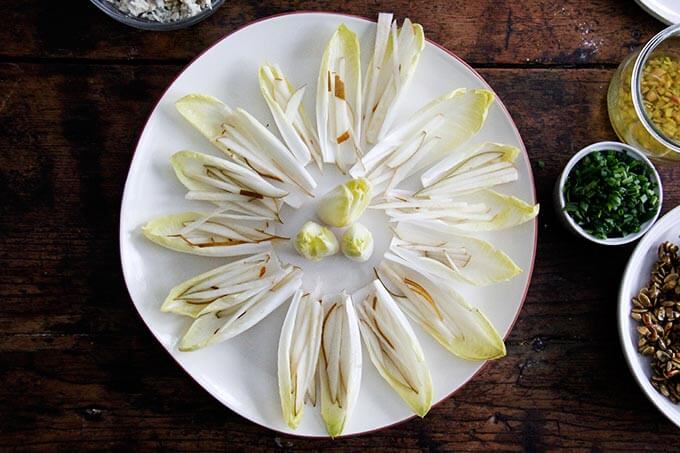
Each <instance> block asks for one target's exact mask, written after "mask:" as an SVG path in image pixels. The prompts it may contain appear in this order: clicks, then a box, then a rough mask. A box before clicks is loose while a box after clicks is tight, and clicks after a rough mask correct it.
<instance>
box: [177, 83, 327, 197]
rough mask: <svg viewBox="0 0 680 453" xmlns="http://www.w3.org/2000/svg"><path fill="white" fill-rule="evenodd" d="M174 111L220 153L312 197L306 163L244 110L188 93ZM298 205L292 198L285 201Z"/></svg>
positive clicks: (313, 183) (310, 180)
mask: <svg viewBox="0 0 680 453" xmlns="http://www.w3.org/2000/svg"><path fill="white" fill-rule="evenodd" d="M176 107H177V110H178V111H179V112H180V113H181V114H182V116H183V117H184V118H185V119H186V120H187V121H188V122H189V123H190V124H191V125H193V126H194V127H195V128H196V129H198V130H199V131H200V132H201V133H202V134H203V135H204V136H205V137H206V138H208V139H209V140H210V141H211V143H213V144H214V145H216V146H217V148H219V149H220V150H221V151H222V152H224V153H225V154H227V155H228V156H229V157H231V158H232V159H234V160H235V161H237V162H239V163H240V164H241V165H243V166H246V167H249V168H251V169H253V170H254V171H256V172H257V173H259V174H260V175H261V176H263V177H266V178H270V179H272V180H275V181H279V182H281V183H286V185H285V188H286V190H287V191H288V192H293V191H295V190H296V188H299V189H300V190H302V191H303V193H306V194H308V195H311V194H312V192H313V190H314V188H315V187H316V182H315V181H314V179H313V178H312V176H311V175H310V174H309V173H308V172H307V170H306V169H305V164H304V163H302V162H299V161H298V160H297V157H296V156H295V155H294V154H293V153H292V152H291V151H290V150H289V149H288V148H287V147H286V145H284V144H283V143H281V141H280V140H279V139H278V138H277V137H276V136H275V135H274V134H272V133H271V132H270V131H269V130H268V129H267V128H266V127H265V126H263V125H262V124H261V123H260V122H259V121H257V120H256V119H255V118H254V117H253V116H252V115H250V114H249V113H248V112H246V111H245V110H243V109H240V108H238V109H231V108H230V107H229V106H227V105H226V104H224V103H223V102H222V101H220V100H219V99H217V98H214V97H212V96H206V95H202V94H189V95H187V96H184V97H183V98H182V99H180V100H179V101H177V103H176ZM291 200H293V201H294V202H299V200H297V199H296V198H295V197H288V198H286V201H287V202H288V201H291Z"/></svg>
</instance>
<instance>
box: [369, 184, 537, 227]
mask: <svg viewBox="0 0 680 453" xmlns="http://www.w3.org/2000/svg"><path fill="white" fill-rule="evenodd" d="M371 208H372V209H383V210H385V214H387V216H388V217H390V220H391V221H393V222H408V223H413V224H415V225H421V226H427V227H429V228H431V229H433V230H435V231H441V232H445V233H456V232H458V233H460V232H479V231H496V230H503V229H506V228H510V227H514V226H517V225H521V224H523V223H525V222H528V221H529V220H531V219H533V218H534V217H536V216H537V215H538V211H539V205H538V204H535V205H532V204H528V203H526V202H524V201H522V200H520V199H519V198H517V197H514V196H512V195H505V194H501V193H498V192H496V191H493V190H488V189H485V190H478V191H475V192H471V193H467V194H465V195H464V196H463V195H458V196H441V197H439V196H438V197H434V198H429V197H421V196H414V195H413V193H412V192H408V191H401V190H394V191H392V192H391V193H389V194H387V195H386V196H385V198H384V199H383V201H382V202H381V203H377V204H375V205H373V206H371Z"/></svg>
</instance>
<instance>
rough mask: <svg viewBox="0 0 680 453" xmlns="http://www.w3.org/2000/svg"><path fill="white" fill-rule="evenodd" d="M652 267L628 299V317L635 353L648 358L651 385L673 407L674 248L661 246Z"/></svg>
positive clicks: (679, 334) (677, 396)
mask: <svg viewBox="0 0 680 453" xmlns="http://www.w3.org/2000/svg"><path fill="white" fill-rule="evenodd" d="M658 257H659V259H658V261H657V262H656V263H655V264H654V266H653V267H652V274H651V279H650V282H649V285H648V286H647V287H644V288H642V289H640V291H639V292H638V294H637V295H636V296H635V297H633V299H632V301H631V302H632V306H633V307H632V309H631V317H632V318H633V319H634V320H636V321H637V322H638V326H637V331H638V351H639V352H640V354H642V355H645V356H649V357H650V362H651V367H652V377H651V383H652V386H654V388H655V389H657V391H659V393H661V394H662V395H664V396H665V397H667V398H668V399H670V400H671V401H672V402H674V403H678V402H680V293H679V292H678V291H677V290H678V288H680V285H678V280H679V279H680V276H679V275H680V274H679V272H680V256H678V246H677V245H675V244H673V243H671V242H664V243H663V244H661V245H660V246H659V253H658Z"/></svg>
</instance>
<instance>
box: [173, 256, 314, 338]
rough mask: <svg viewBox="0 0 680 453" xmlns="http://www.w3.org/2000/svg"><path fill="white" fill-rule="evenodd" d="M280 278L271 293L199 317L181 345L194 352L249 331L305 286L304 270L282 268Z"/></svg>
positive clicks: (274, 283) (290, 267)
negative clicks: (301, 285)
mask: <svg viewBox="0 0 680 453" xmlns="http://www.w3.org/2000/svg"><path fill="white" fill-rule="evenodd" d="M281 271H282V272H278V273H277V276H278V278H277V279H276V280H275V281H274V282H273V284H272V286H271V287H269V288H268V289H267V290H263V291H261V292H259V293H257V294H255V295H253V296H252V297H250V298H249V299H246V300H245V301H243V302H241V303H239V304H236V305H230V306H228V307H227V308H223V307H222V306H219V305H218V307H216V309H215V311H210V312H209V313H206V314H203V315H201V316H199V317H198V318H196V319H195V320H194V322H193V323H192V324H191V326H190V327H189V329H188V330H187V331H186V333H185V334H184V336H183V337H182V339H181V340H180V342H179V349H180V350H181V351H193V350H196V349H200V348H204V347H206V346H210V345H212V344H215V343H219V342H221V341H225V340H228V339H230V338H232V337H235V336H236V335H238V334H240V333H242V332H245V331H246V330H248V329H250V328H251V327H253V326H254V325H255V324H257V323H258V322H260V321H262V320H263V319H264V318H265V317H267V315H269V314H270V313H271V312H272V311H274V310H275V309H276V308H277V307H278V306H279V305H281V304H282V303H284V302H285V301H287V300H288V299H290V297H291V296H292V295H293V293H295V290H296V289H298V288H299V287H300V284H301V283H302V271H301V270H300V269H298V268H295V267H293V266H290V265H287V266H282V267H281Z"/></svg>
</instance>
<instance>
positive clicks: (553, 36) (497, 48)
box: [0, 0, 662, 65]
mask: <svg viewBox="0 0 680 453" xmlns="http://www.w3.org/2000/svg"><path fill="white" fill-rule="evenodd" d="M84 3H87V2H86V1H85V0H81V1H78V2H56V1H44V0H23V1H21V2H0V17H2V18H3V21H4V24H3V27H0V43H3V46H2V47H1V48H0V56H6V57H13V58H49V57H59V58H69V59H72V58H88V59H102V60H111V59H116V60H126V61H130V60H137V59H147V60H157V61H159V60H164V61H167V60H177V61H187V60H189V59H191V58H193V57H194V56H195V55H196V54H197V53H198V52H200V51H201V50H203V49H204V48H205V47H207V46H208V45H210V44H212V43H213V42H215V41H217V40H218V39H220V38H221V37H222V36H224V35H225V34H228V33H230V32H232V31H234V30H236V29H237V28H239V27H241V26H243V25H244V24H246V23H248V22H249V21H251V20H253V19H254V18H258V17H263V16H268V15H272V14H279V13H284V12H290V11H294V10H308V11H336V12H345V13H349V14H356V15H359V16H364V17H368V18H371V19H374V18H375V17H376V16H377V13H378V12H380V11H394V12H395V13H396V14H397V15H398V16H399V17H405V16H408V17H410V18H412V19H413V20H415V21H417V22H419V23H422V24H423V26H424V28H425V31H426V33H427V36H428V37H429V38H430V39H432V40H434V41H436V42H438V43H440V44H442V45H444V46H445V47H447V48H448V49H450V50H452V51H454V52H456V53H457V54H459V55H460V56H461V57H463V58H465V59H466V60H467V61H469V62H471V63H473V64H484V65H489V64H507V65H522V64H531V65H582V64H618V63H619V62H620V61H621V59H622V58H623V57H624V56H625V55H627V54H628V52H629V51H630V49H632V48H634V47H636V46H639V45H640V44H641V43H644V42H645V41H646V40H647V39H649V38H650V37H651V36H652V35H654V34H655V33H656V32H658V31H659V30H660V29H661V28H662V25H661V24H660V23H659V22H657V21H655V20H654V19H652V18H651V17H649V16H647V15H646V14H645V13H644V12H643V11H642V10H641V9H640V8H639V7H638V6H637V5H636V4H635V2H633V1H617V0H567V1H549V0H531V1H527V0H486V1H469V0H452V1H447V0H436V1H423V2H412V1H408V0H397V1H361V2H347V4H345V3H339V2H322V1H318V0H302V1H297V2H290V1H281V0H277V1H272V2H259V1H244V0H235V1H228V2H226V4H225V5H224V6H223V7H222V8H220V9H219V10H218V11H217V12H216V13H215V14H214V15H213V16H212V17H211V18H209V19H208V20H206V21H205V22H203V23H201V24H200V25H198V26H196V27H193V28H190V29H188V30H182V31H178V32H173V33H161V32H157V33H151V32H145V31H140V30H130V29H128V28H125V27H121V26H120V25H119V24H118V23H116V22H115V21H113V20H112V19H109V18H108V17H106V16H105V15H104V14H102V13H100V12H99V11H98V10H97V9H96V8H95V7H94V6H93V5H88V4H84Z"/></svg>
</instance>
